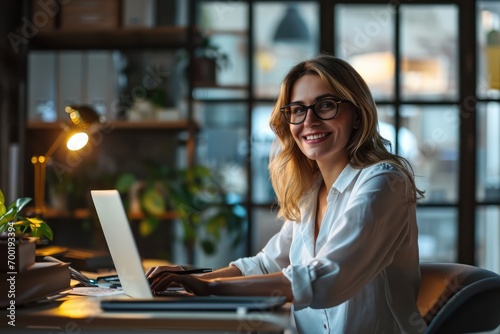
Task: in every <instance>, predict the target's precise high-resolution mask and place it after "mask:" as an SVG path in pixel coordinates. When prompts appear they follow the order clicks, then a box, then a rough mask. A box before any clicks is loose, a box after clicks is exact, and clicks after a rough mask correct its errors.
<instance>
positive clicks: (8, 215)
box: [0, 207, 18, 224]
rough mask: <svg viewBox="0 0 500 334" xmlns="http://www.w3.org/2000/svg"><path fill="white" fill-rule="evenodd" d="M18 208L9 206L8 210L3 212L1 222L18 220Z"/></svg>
mask: <svg viewBox="0 0 500 334" xmlns="http://www.w3.org/2000/svg"><path fill="white" fill-rule="evenodd" d="M17 213H18V210H17V208H16V207H9V208H8V209H7V212H5V213H4V214H3V216H2V217H0V224H4V223H8V222H11V221H14V220H16V217H17Z"/></svg>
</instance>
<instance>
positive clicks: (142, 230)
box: [139, 216, 160, 237]
mask: <svg viewBox="0 0 500 334" xmlns="http://www.w3.org/2000/svg"><path fill="white" fill-rule="evenodd" d="M159 223H160V222H159V221H158V219H156V218H155V217H151V216H148V217H146V218H144V219H143V220H141V221H140V222H139V234H140V235H141V236H142V237H147V236H150V235H151V234H153V232H154V231H155V230H156V228H157V227H158V224H159Z"/></svg>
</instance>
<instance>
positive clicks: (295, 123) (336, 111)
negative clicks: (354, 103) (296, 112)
mask: <svg viewBox="0 0 500 334" xmlns="http://www.w3.org/2000/svg"><path fill="white" fill-rule="evenodd" d="M325 100H332V101H333V102H335V108H336V109H335V114H334V115H333V116H332V117H328V118H323V117H321V116H319V115H318V113H317V112H316V110H315V107H316V104H317V103H319V102H323V101H325ZM350 102H351V101H348V100H344V99H340V98H337V97H333V96H332V97H325V98H322V99H319V100H317V101H316V102H314V103H313V104H311V105H308V106H306V105H303V104H302V103H297V102H294V103H290V104H287V105H286V106H283V107H281V108H280V111H281V113H282V114H283V117H285V120H286V121H287V122H288V123H290V124H294V125H297V124H302V123H304V122H305V120H306V118H307V112H308V111H309V109H311V110H312V111H313V113H314V115H315V116H316V117H317V118H318V119H320V120H322V121H328V120H330V119H334V118H335V117H337V115H338V113H339V106H340V104H341V103H350ZM293 106H300V107H303V108H306V111H305V114H304V119H303V120H302V121H301V122H292V121H291V120H290V119H289V117H288V116H287V115H290V114H291V113H287V112H286V109H287V108H290V107H293Z"/></svg>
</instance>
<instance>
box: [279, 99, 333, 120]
mask: <svg viewBox="0 0 500 334" xmlns="http://www.w3.org/2000/svg"><path fill="white" fill-rule="evenodd" d="M338 104H339V103H338V102H336V101H335V100H333V99H324V100H319V101H316V102H315V103H313V104H311V105H310V106H305V105H303V104H298V103H296V104H290V105H288V106H286V107H283V108H282V109H283V114H284V115H285V118H286V119H287V121H288V122H290V123H292V124H300V123H302V122H304V120H305V119H306V117H307V112H308V110H309V109H312V110H313V112H314V114H315V115H316V117H318V118H319V119H322V120H328V119H332V118H334V117H335V116H336V115H337V111H338Z"/></svg>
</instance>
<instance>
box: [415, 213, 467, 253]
mask: <svg viewBox="0 0 500 334" xmlns="http://www.w3.org/2000/svg"><path fill="white" fill-rule="evenodd" d="M417 222H418V229H419V230H418V245H419V251H420V261H421V262H455V261H456V260H457V233H458V232H457V231H458V228H457V209H456V208H419V209H418V210H417Z"/></svg>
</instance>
